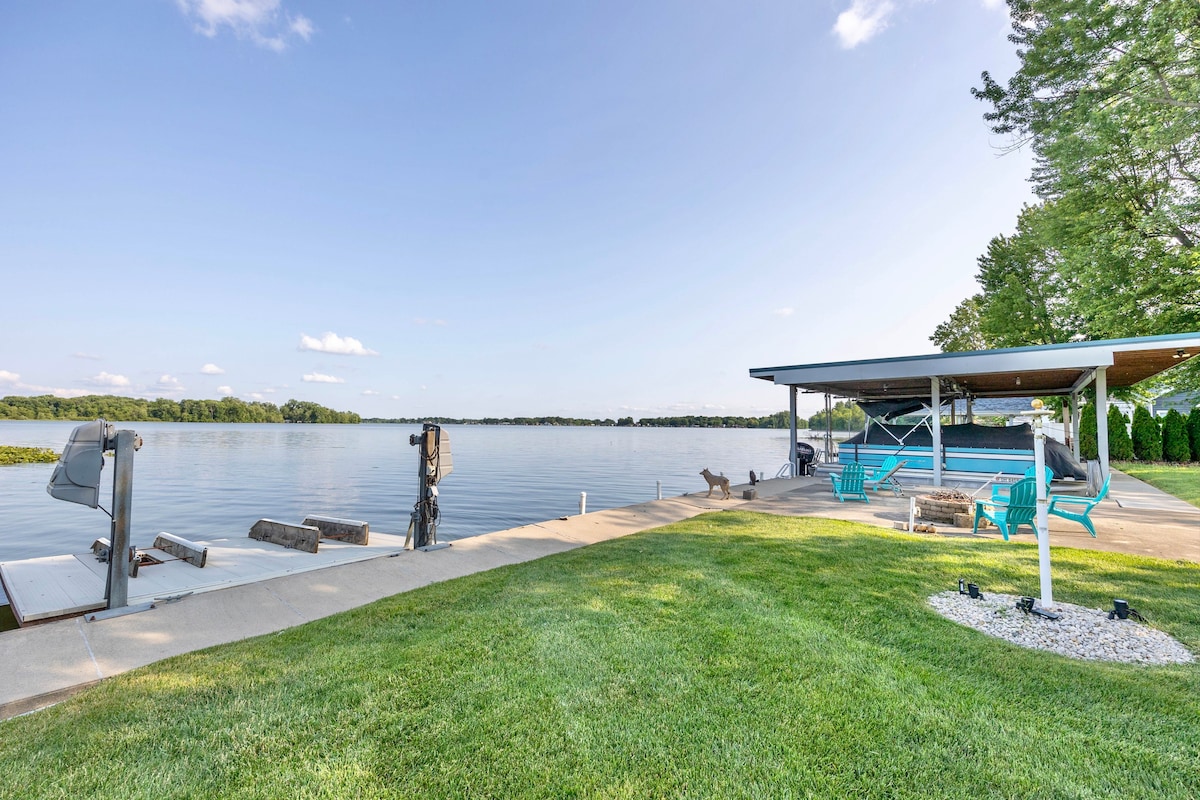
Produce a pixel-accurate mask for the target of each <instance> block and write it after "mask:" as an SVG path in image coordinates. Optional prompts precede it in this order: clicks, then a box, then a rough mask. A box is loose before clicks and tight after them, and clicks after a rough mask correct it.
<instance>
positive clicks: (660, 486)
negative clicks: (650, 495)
mask: <svg viewBox="0 0 1200 800" xmlns="http://www.w3.org/2000/svg"><path fill="white" fill-rule="evenodd" d="M656 483H657V484H658V499H659V500H662V481H656Z"/></svg>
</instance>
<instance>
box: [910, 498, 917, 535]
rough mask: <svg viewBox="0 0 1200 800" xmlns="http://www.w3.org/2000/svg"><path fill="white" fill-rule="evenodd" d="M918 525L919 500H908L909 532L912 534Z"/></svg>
mask: <svg viewBox="0 0 1200 800" xmlns="http://www.w3.org/2000/svg"><path fill="white" fill-rule="evenodd" d="M916 524H917V498H915V497H910V498H908V532H909V533H912V532H913V528H914V527H916Z"/></svg>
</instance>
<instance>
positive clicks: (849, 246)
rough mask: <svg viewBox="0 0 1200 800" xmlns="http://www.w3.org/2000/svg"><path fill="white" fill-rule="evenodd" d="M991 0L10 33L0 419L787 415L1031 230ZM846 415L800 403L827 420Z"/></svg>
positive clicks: (405, 14)
mask: <svg viewBox="0 0 1200 800" xmlns="http://www.w3.org/2000/svg"><path fill="white" fill-rule="evenodd" d="M1008 32H1009V22H1008V17H1007V9H1006V7H1005V5H1004V4H1003V3H1002V2H999V0H793V1H792V2H778V1H767V2H761V1H759V0H748V1H747V2H736V3H735V2H724V3H717V2H707V1H705V0H680V1H678V2H676V1H674V0H652V1H651V2H646V1H645V0H636V1H634V2H627V1H626V0H605V2H588V1H587V0H581V1H580V2H570V3H561V2H552V1H551V0H541V1H540V2H525V1H524V0H511V1H506V2H495V3H484V2H476V3H464V2H453V1H450V2H437V3H428V2H421V3H413V2H404V3H401V2H396V3H391V2H388V3H380V2H366V1H365V0H344V1H343V2H338V3H328V2H325V3H318V2H314V1H313V0H177V2H169V1H168V0H159V1H158V2H145V1H144V0H112V1H111V2H105V3H96V2H91V1H90V0H76V1H75V2H37V3H4V4H0V97H3V98H4V99H3V102H0V275H3V284H2V285H3V286H4V289H5V291H4V304H3V306H4V319H5V320H6V322H7V324H6V325H5V330H6V335H4V336H3V339H0V395H33V394H55V395H59V396H64V397H69V396H77V395H83V394H119V395H127V396H133V397H147V398H155V397H166V398H171V399H182V398H220V397H224V396H234V397H238V398H242V399H243V400H247V401H252V400H263V401H267V402H272V403H275V404H276V405H282V404H283V403H284V402H286V401H287V400H288V399H291V398H295V399H298V400H308V401H313V402H316V403H320V404H322V405H326V406H329V407H331V408H335V409H338V410H343V411H355V412H357V413H359V414H361V415H363V416H364V417H385V418H396V417H411V418H420V417H430V416H442V417H485V416H491V417H511V416H549V415H558V416H569V417H582V418H613V419H616V418H619V417H625V416H632V417H634V418H635V419H640V418H645V417H657V416H676V415H686V414H700V415H746V416H750V415H765V414H771V413H774V412H776V411H781V410H785V409H786V408H787V406H788V393H787V389H786V388H784V387H776V386H773V385H771V384H769V383H766V382H764V381H760V380H755V379H752V378H750V377H749V374H748V373H749V370H750V369H752V368H756V367H772V366H781V365H791V364H810V363H822V362H828V361H839V360H848V359H860V358H882V357H890V356H903V355H917V354H925V353H930V352H934V351H936V347H935V346H934V345H933V344H932V343H931V342H930V340H929V336H930V335H931V334H932V333H933V330H934V328H935V326H937V325H938V324H939V323H941V322H942V321H944V320H945V319H946V318H947V317H948V316H949V315H950V313H951V312H952V311H953V309H954V307H955V306H956V305H957V304H958V303H959V302H960V301H962V300H963V299H964V298H966V297H968V296H969V295H971V294H973V293H974V292H975V291H976V290H977V287H976V284H975V281H974V275H975V272H976V259H977V258H978V257H979V256H980V255H981V254H982V253H983V252H984V251H985V250H986V247H987V244H988V241H989V240H990V239H991V238H993V237H995V236H997V235H1001V234H1009V233H1011V232H1012V231H1013V229H1014V227H1015V224H1016V218H1017V214H1018V212H1019V211H1020V209H1021V207H1022V205H1023V204H1024V203H1029V202H1033V201H1034V197H1033V195H1032V192H1031V188H1030V185H1029V183H1028V180H1027V178H1028V176H1029V171H1030V166H1031V160H1030V156H1029V154H1028V153H1026V152H1015V153H1008V154H1005V150H1006V145H1008V144H1009V142H1008V141H1007V140H1005V139H1003V138H1002V137H997V136H995V135H993V134H991V133H990V131H989V130H988V126H987V124H986V122H985V121H984V120H983V113H984V111H985V110H986V107H985V106H984V105H983V104H982V103H980V102H979V101H977V100H975V99H974V98H973V97H972V96H971V94H970V89H971V87H972V86H977V85H979V83H980V81H979V76H980V73H981V72H982V71H983V70H988V71H990V72H991V73H992V74H993V75H994V76H996V77H997V78H1000V79H1006V78H1007V77H1008V76H1009V75H1011V73H1012V72H1013V71H1014V70H1015V69H1016V66H1017V60H1016V54H1015V49H1014V46H1013V45H1012V44H1011V43H1009V42H1008V41H1007V40H1006V36H1007V34H1008ZM822 406H823V398H820V397H816V396H811V395H802V396H801V398H800V411H801V413H802V414H805V415H808V414H811V413H814V412H815V411H817V410H818V408H820V407H822Z"/></svg>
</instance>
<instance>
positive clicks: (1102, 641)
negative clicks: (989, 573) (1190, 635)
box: [929, 590, 1196, 664]
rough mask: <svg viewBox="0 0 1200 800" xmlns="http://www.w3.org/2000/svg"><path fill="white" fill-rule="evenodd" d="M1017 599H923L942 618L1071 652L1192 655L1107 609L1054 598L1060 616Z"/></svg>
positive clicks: (1178, 659) (1176, 659)
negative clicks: (1024, 606)
mask: <svg viewBox="0 0 1200 800" xmlns="http://www.w3.org/2000/svg"><path fill="white" fill-rule="evenodd" d="M1018 599H1020V598H1018V597H1017V596H1016V595H1010V594H992V593H991V592H984V597H983V599H979V600H972V599H971V598H970V597H969V596H967V595H964V594H959V593H958V591H957V590H953V591H949V592H942V593H941V594H935V595H934V596H933V597H931V598H929V604H930V605H931V606H933V607H934V609H935V610H936V611H937V612H938V613H939V614H941V615H942V616H944V617H946V618H947V619H951V620H954V621H955V622H959V623H962V624H963V625H967V626H969V627H971V628H974V629H975V630H978V631H982V632H984V633H986V634H989V635H991V636H996V637H999V638H1001V639H1005V640H1007V641H1010V642H1013V643H1014V644H1019V645H1021V646H1022V647H1030V648H1033V649H1036V650H1049V651H1051V652H1054V653H1059V654H1061V655H1064V656H1070V657H1071V658H1082V659H1087V660H1092V661H1123V662H1126V663H1133V664H1187V663H1191V662H1193V661H1195V660H1196V659H1195V656H1193V655H1192V654H1191V652H1189V651H1188V649H1187V648H1186V647H1184V646H1183V645H1182V644H1180V643H1179V641H1178V640H1176V639H1175V638H1174V637H1172V636H1169V635H1167V634H1165V633H1163V632H1162V631H1160V630H1155V629H1154V628H1151V627H1150V626H1149V625H1147V624H1145V623H1142V622H1137V621H1135V620H1133V619H1124V620H1123V619H1112V620H1110V619H1109V618H1108V612H1109V611H1111V609H1106V610H1099V609H1094V608H1084V607H1083V606H1077V605H1072V604H1071V603H1058V602H1056V603H1055V604H1054V607H1053V608H1052V609H1051V610H1052V611H1054V612H1056V613H1058V614H1061V615H1062V616H1061V618H1060V619H1056V620H1051V619H1046V618H1045V617H1040V616H1038V615H1036V614H1026V613H1025V612H1023V611H1021V610H1019V609H1017V607H1016V603H1017V600H1018ZM1039 606H1040V604H1039Z"/></svg>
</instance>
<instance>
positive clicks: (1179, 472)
mask: <svg viewBox="0 0 1200 800" xmlns="http://www.w3.org/2000/svg"><path fill="white" fill-rule="evenodd" d="M1113 467H1115V468H1116V469H1119V470H1121V472H1124V473H1125V474H1126V475H1131V476H1133V477H1134V478H1137V479H1138V480H1139V481H1145V482H1146V483H1148V484H1150V485H1151V486H1154V487H1156V488H1158V489H1162V490H1163V491H1164V492H1166V493H1167V494H1172V495H1175V496H1176V497H1178V498H1179V499H1180V500H1186V501H1187V502H1189V503H1191V504H1192V505H1194V506H1200V464H1164V463H1153V464H1147V463H1143V462H1140V461H1120V462H1114V463H1113Z"/></svg>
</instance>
